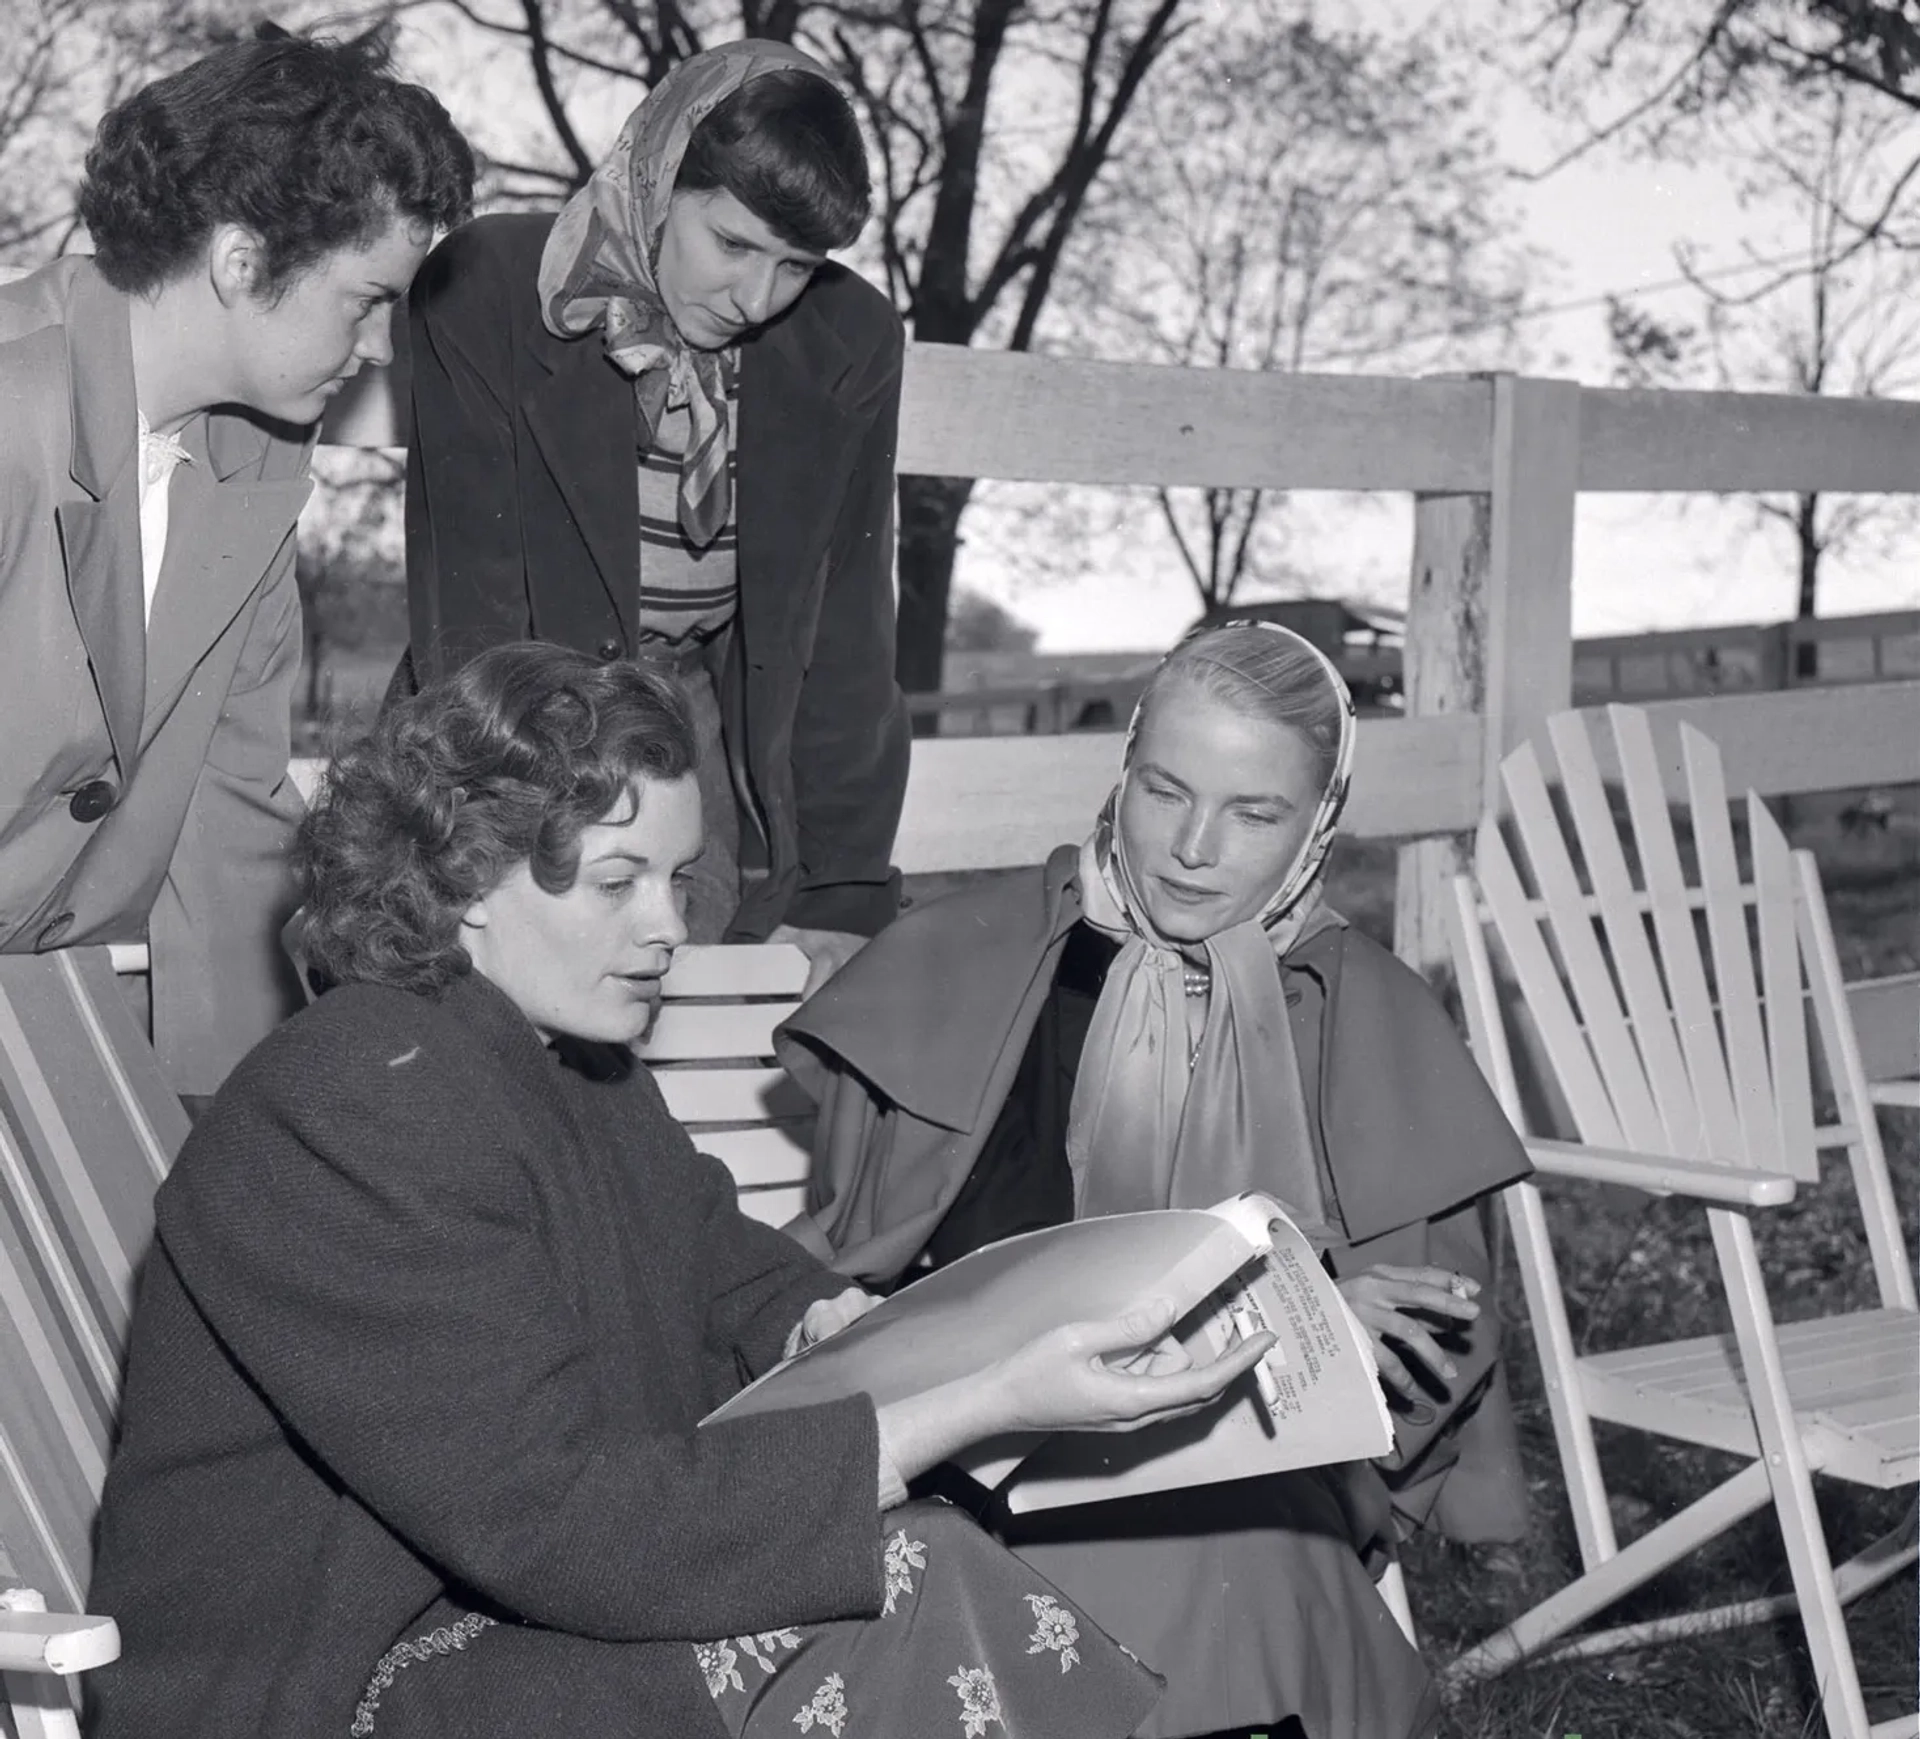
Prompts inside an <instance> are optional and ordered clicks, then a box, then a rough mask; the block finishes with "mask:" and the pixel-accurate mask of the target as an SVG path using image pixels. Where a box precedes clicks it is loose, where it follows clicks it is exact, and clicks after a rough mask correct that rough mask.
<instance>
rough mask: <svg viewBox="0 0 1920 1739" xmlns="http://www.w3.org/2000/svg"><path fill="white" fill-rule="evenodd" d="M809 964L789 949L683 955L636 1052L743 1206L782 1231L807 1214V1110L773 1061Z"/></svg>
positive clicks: (763, 946)
mask: <svg viewBox="0 0 1920 1739" xmlns="http://www.w3.org/2000/svg"><path fill="white" fill-rule="evenodd" d="M806 981H807V960H806V956H805V955H803V954H802V953H801V952H800V950H799V949H798V948H795V947H792V946H791V945H790V944H787V943H760V944H751V945H747V944H740V943H724V944H721V945H718V946H713V947H690V948H683V949H681V951H680V952H679V954H678V955H677V956H676V957H675V959H674V963H673V970H672V971H671V972H670V973H669V974H668V975H667V978H666V981H665V983H664V985H663V986H662V992H663V1000H662V1003H661V1006H660V1012H659V1015H658V1016H657V1018H656V1019H655V1021H654V1024H653V1030H652V1032H651V1033H649V1034H648V1035H647V1039H646V1042H645V1043H644V1044H643V1045H642V1046H641V1047H640V1054H641V1056H642V1057H644V1058H645V1059H646V1061H647V1063H648V1065H649V1066H650V1067H651V1068H652V1069H653V1072H654V1078H655V1079H656V1080H657V1081H658V1082H659V1083H660V1091H661V1094H662V1096H663V1097H664V1098H665V1100H666V1102H667V1109H668V1110H670V1111H671V1112H672V1113H673V1114H674V1116H675V1117H677V1118H678V1119H679V1120H680V1121H681V1122H682V1123H684V1124H685V1125H686V1126H687V1128H688V1130H689V1131H690V1132H691V1134H692V1136H693V1139H694V1144H695V1146H697V1147H698V1148H699V1149H700V1150H701V1151H702V1152H703V1153H709V1154H712V1155H713V1157H714V1158H715V1159H718V1160H720V1161H722V1162H723V1163H724V1164H725V1165H726V1166H727V1167H728V1169H729V1170H731V1171H732V1173H733V1175H734V1179H735V1181H736V1182H737V1183H738V1184H739V1186H740V1206H741V1208H742V1209H743V1210H744V1211H745V1212H746V1213H748V1214H751V1215H752V1216H753V1217H754V1218H755V1219H758V1220H763V1221H765V1222H766V1223H767V1224H769V1225H775V1226H777V1225H781V1224H783V1223H784V1222H786V1221H787V1220H790V1219H792V1218H793V1217H794V1215H795V1214H797V1213H799V1212H800V1211H801V1210H802V1209H803V1208H804V1207H805V1206H806V1186H807V1172H808V1168H809V1167H810V1165H811V1164H812V1150H813V1104H812V1101H811V1100H809V1099H808V1098H807V1097H806V1095H805V1094H804V1093H802V1092H801V1091H800V1090H799V1088H798V1087H796V1086H795V1085H794V1083H793V1082H792V1080H791V1079H789V1078H788V1076H787V1075H786V1073H785V1071H783V1070H782V1069H780V1068H779V1067H778V1066H777V1065H776V1064H775V1062H774V1058H773V1029H774V1028H775V1027H777V1026H778V1025H779V1024H780V1022H781V1021H783V1020H785V1019H786V1018H787V1016H788V1015H789V1014H791V1013H792V1012H793V1011H794V1009H795V1008H797V1007H798V1006H799V1002H800V993H801V991H802V989H803V988H804V986H805V984H806Z"/></svg>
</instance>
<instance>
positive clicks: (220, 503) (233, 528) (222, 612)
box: [146, 413, 313, 733]
mask: <svg viewBox="0 0 1920 1739" xmlns="http://www.w3.org/2000/svg"><path fill="white" fill-rule="evenodd" d="M249 437H251V439H249ZM183 438H184V440H185V441H186V446H187V451H188V452H189V453H190V454H191V455H192V463H191V464H187V465H181V466H179V467H178V468H177V469H176V470H175V471H174V473H173V484H172V495H171V498H170V501H169V504H168V512H167V552H166V557H165V559H164V561H163V562H162V563H161V567H160V586H159V590H158V591H157V592H156V593H155V594H154V600H153V616H152V619H151V621H150V622H149V624H148V627H147V683H146V728H147V730H148V732H149V733H151V732H152V731H153V730H154V729H155V728H157V726H158V723H159V721H160V720H161V719H163V718H165V717H166V715H167V713H168V711H169V710H170V709H171V708H172V706H173V703H174V702H175V701H176V700H177V699H178V698H179V695H180V691H181V690H182V689H183V688H185V686H186V684H187V681H188V679H189V677H191V676H192V674H193V671H194V669H195V667H196V666H198V664H199V663H200V660H201V659H202V658H204V657H205V656H206V653H207V649H208V648H209V647H211V646H212V645H213V643H214V642H215V641H216V640H218V639H219V638H220V636H221V635H222V634H224V633H225V632H226V630H227V627H228V625H229V624H230V623H231V622H232V621H233V619H234V617H235V616H237V615H238V614H239V613H240V611H241V610H242V608H244V607H245V605H246V602H247V600H248V599H249V598H250V597H252V595H253V593H254V591H255V589H256V588H257V587H258V586H259V584H260V581H261V579H262V577H263V576H264V575H265V574H266V572H267V570H268V569H269V568H271V567H272V565H273V562H274V558H275V556H276V555H277V554H278V553H279V551H280V548H281V546H282V545H283V544H284V543H285V542H286V540H287V539H288V538H289V537H291V536H292V535H293V529H294V525H295V522H296V521H297V520H298V519H299V517H300V510H301V508H302V507H304V506H305V505H306V501H307V497H308V495H309V494H311V492H312V489H313V484H312V482H311V480H310V479H308V478H306V477H304V476H303V477H294V478H284V479H276V480H269V481H263V480H261V479H260V478H259V477H258V476H257V475H254V474H253V473H256V472H257V471H258V469H259V462H260V459H261V456H262V455H263V454H264V452H265V451H266V448H267V444H268V437H267V436H266V434H265V433H264V431H261V430H258V429H254V428H252V427H250V426H249V425H248V424H247V423H246V421H245V419H243V418H239V417H233V416H224V415H220V414H218V413H215V414H213V415H209V416H204V417H198V418H196V419H195V420H194V421H193V422H192V423H191V424H189V425H188V428H187V431H186V433H185V435H184V437H183Z"/></svg>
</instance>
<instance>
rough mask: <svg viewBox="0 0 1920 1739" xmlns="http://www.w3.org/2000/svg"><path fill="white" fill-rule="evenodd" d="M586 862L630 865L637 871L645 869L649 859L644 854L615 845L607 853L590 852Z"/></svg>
mask: <svg viewBox="0 0 1920 1739" xmlns="http://www.w3.org/2000/svg"><path fill="white" fill-rule="evenodd" d="M586 861H587V862H588V863H595V864H598V863H630V864H632V865H633V866H634V867H635V868H636V869H645V868H646V867H647V862H648V859H647V856H646V854H645V853H644V852H638V851H628V850H627V849H626V847H625V846H620V845H615V846H610V847H608V849H607V850H605V851H601V852H589V853H588V854H587V860H586Z"/></svg>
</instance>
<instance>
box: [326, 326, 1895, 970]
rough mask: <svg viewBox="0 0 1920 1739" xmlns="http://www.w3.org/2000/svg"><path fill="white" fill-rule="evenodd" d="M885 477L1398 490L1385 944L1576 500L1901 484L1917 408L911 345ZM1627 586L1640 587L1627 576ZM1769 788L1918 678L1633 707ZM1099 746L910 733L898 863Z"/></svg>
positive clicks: (1556, 584) (1543, 679)
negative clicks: (1401, 591)
mask: <svg viewBox="0 0 1920 1739" xmlns="http://www.w3.org/2000/svg"><path fill="white" fill-rule="evenodd" d="M403 369H404V362H402V363H401V364H400V365H399V367H397V368H396V369H394V370H389V371H385V372H384V373H383V374H379V375H372V376H368V377H366V378H365V379H364V380H363V381H362V382H359V383H356V388H357V390H355V391H354V392H352V393H351V394H348V395H343V396H342V398H341V399H340V400H339V401H337V402H336V404H335V406H334V408H333V412H332V414H331V416H330V417H329V419H328V423H327V427H326V431H325V435H326V439H327V440H329V441H331V442H334V443H337V444H340V445H347V446H363V447H364V446H397V445H403V444H404V442H405V439H406V430H405V426H404V421H403V416H402V413H401V410H400V408H399V407H401V406H403V404H404V398H405V394H404V388H403V386H402V371H403ZM899 465H900V469H901V471H902V472H903V473H912V474H924V475H938V476H958V477H980V478H996V479H1010V480H1024V481H1033V482H1058V483H1094V484H1172V485H1216V486H1229V485H1231V486H1243V487H1260V488H1267V489H1282V490H1284V489H1341V490H1381V491H1395V492H1402V493H1411V494H1412V495H1414V496H1415V498H1416V504H1417V505H1416V512H1415V533H1414V550H1413V573H1412V585H1411V595H1410V611H1409V617H1408V625H1407V649H1406V664H1407V684H1408V706H1409V716H1408V717H1406V718H1404V719H1369V720H1367V721H1365V722H1364V723H1363V725H1362V727H1361V734H1360V742H1359V756H1358V766H1357V772H1356V777H1355V781H1354V794H1353V800H1352V806H1351V808H1350V810H1349V818H1350V819H1349V823H1348V825H1349V829H1350V831H1351V832H1353V833H1354V834H1356V835H1360V836H1364V837H1375V838H1393V839H1400V840H1408V841H1422V842H1425V843H1423V844H1422V845H1421V846H1420V847H1419V849H1418V850H1415V851H1410V852H1409V853H1408V854H1406V855H1405V856H1404V857H1403V864H1402V873H1401V884H1402V885H1401V890H1400V900H1399V908H1398V913H1397V923H1398V930H1399V937H1398V941H1399V946H1400V947H1401V951H1402V952H1403V953H1404V954H1406V955H1407V956H1408V957H1409V958H1411V959H1414V960H1417V961H1421V962H1426V961H1430V960H1434V959H1438V958H1439V957H1440V956H1441V954H1442V953H1443V951H1444V950H1443V946H1442V944H1441V940H1440V937H1441V930H1440V926H1439V921H1438V911H1439V905H1438V889H1439V887H1440V885H1441V882H1440V878H1441V877H1442V876H1443V875H1444V874H1445V873H1447V872H1448V871H1449V870H1450V868H1451V865H1452V863H1453V861H1454V853H1455V850H1456V845H1455V842H1456V841H1457V840H1458V837H1459V836H1460V835H1462V834H1464V833H1465V832H1467V830H1469V829H1470V828H1471V827H1472V825H1473V823H1474V821H1475V819H1476V818H1477V817H1478V815H1479V813H1480V809H1481V805H1482V802H1483V800H1484V796H1485V794H1486V793H1487V792H1488V791H1489V790H1491V789H1492V788H1493V787H1492V785H1491V782H1490V775H1491V770H1492V769H1493V768H1494V767H1495V766H1496V765H1497V763H1498V761H1499V758H1500V757H1501V755H1503V754H1504V753H1505V752H1506V750H1507V749H1508V748H1510V747H1511V746H1512V745H1513V744H1514V743H1515V742H1516V741H1518V740H1519V739H1520V738H1521V737H1522V736H1523V735H1526V734H1527V733H1529V732H1530V731H1531V730H1532V729H1533V727H1534V726H1535V725H1537V724H1538V723H1539V721H1540V720H1541V719H1542V718H1543V717H1545V716H1546V715H1547V714H1548V713H1551V712H1554V711H1557V710H1560V709H1561V708H1563V707H1565V706H1566V705H1567V704H1568V703H1569V699H1570V696H1571V692H1572V690H1571V667H1572V642H1571V615H1572V605H1571V585H1572V573H1573V519H1574V512H1573V510H1574V501H1575V498H1576V496H1577V495H1578V494H1579V493H1580V492H1582V491H1587V492H1606V491H1629V490H1630V491H1647V492H1661V493H1678V492H1688V491H1718V492H1733V491H1742V492H1744V491H1751V490H1805V489H1819V490H1824V491H1841V492H1890V493H1902V492H1920V403H1903V402H1895V401H1884V400H1874V401H1866V400H1849V399H1823V398H1794V397H1786V396H1771V395H1750V394H1728V393H1681V392H1655V391H1644V392H1641V391H1632V392H1629V391H1612V390H1604V389H1596V388H1587V387H1581V386H1578V385H1576V384H1574V383H1572V382H1568V381H1555V380H1537V379H1531V378H1525V377H1516V376H1511V375H1494V376H1486V377H1475V378H1471V379H1468V378H1449V379H1428V380H1401V379H1395V378H1385V377H1371V376H1314V375H1284V374H1253V373H1238V372H1232V371H1222V370H1195V369H1179V368H1165V367H1153V366H1147V365H1140V364H1123V363H1102V362H1082V361H1069V360H1063V359H1059V358H1050V357H1041V356H1027V355H1010V354H1006V353H1003V352H994V351H978V350H967V349H960V348H956V347H953V346H946V345H931V344H920V345H914V346H912V347H910V349H909V352H908V357H907V373H906V384H905V398H904V402H903V405H902V411H901V439H900V457H899ZM1648 578H1649V584H1650V585H1657V584H1658V583H1659V576H1658V575H1649V576H1648ZM1649 710H1650V711H1651V712H1652V713H1653V714H1654V717H1655V721H1656V731H1657V732H1658V733H1660V734H1661V736H1662V739H1663V740H1671V738H1672V733H1673V730H1674V727H1675V725H1676V724H1677V722H1678V721H1679V720H1681V719H1686V720H1690V721H1692V722H1694V723H1696V724H1698V725H1700V726H1701V727H1702V728H1704V729H1706V730H1707V731H1709V732H1710V733H1711V734H1712V735H1713V736H1714V737H1715V738H1716V739H1717V740H1718V741H1719V742H1720V744H1721V746H1722V749H1723V751H1724V753H1725V756H1726V761H1727V773H1728V777H1729V779H1730V780H1733V781H1735V782H1736V784H1737V785H1752V786H1754V787H1756V788H1757V789H1758V790H1760V791H1762V792H1763V793H1767V794H1778V793H1786V792H1799V791H1820V790H1838V789H1847V788H1851V787H1857V786H1863V785H1875V784H1892V783H1903V782H1907V781H1911V780H1916V779H1920V682H1913V681H1896V682H1879V683H1861V684H1853V685H1849V686H1847V687H1845V688H1837V689H1798V690H1789V691H1786V692H1784V693H1777V694H1776V693H1768V694H1742V695H1729V696H1718V697H1713V698H1705V699H1692V700H1682V701H1667V702H1657V703H1655V704H1653V705H1652V706H1651V708H1650V709H1649ZM1117 749H1118V743H1117V741H1116V740H1115V739H1114V738H1112V737H1101V736H1085V737H1071V736H1069V737H1059V736H1051V737H1034V738H1024V737H1001V738H973V739H966V738H932V739H923V740H921V741H919V742H916V743H915V745H914V763H913V774H912V779H911V782H910V785H909V788H908V795H907V809H906V816H905V819H904V821H903V823H902V827H901V832H900V841H899V849H898V853H897V856H898V861H899V862H900V864H901V865H902V867H903V868H905V869H907V870H909V871H918V870H948V869H963V868H983V867H991V866H996V865H1007V864H1017V863H1031V862H1034V861H1037V860H1038V859H1040V858H1042V857H1044V855H1045V854H1046V853H1047V851H1048V850H1050V849H1051V848H1052V847H1053V846H1054V845H1056V844H1058V843H1059V842H1060V841H1061V840H1063V839H1067V838H1071V837H1073V836H1075V835H1077V834H1078V833H1079V832H1080V831H1081V829H1083V828H1084V827H1085V826H1086V824H1087V820H1088V817H1089V816H1090V815H1092V813H1093V812H1094V809H1095V807H1096V806H1097V804H1098V802H1099V800H1100V798H1101V797H1102V795H1103V794H1104V793H1105V791H1106V789H1107V787H1108V785H1109V784H1110V783H1111V780H1112V777H1113V774H1114V770H1115V768H1114V760H1115V755H1116V752H1117Z"/></svg>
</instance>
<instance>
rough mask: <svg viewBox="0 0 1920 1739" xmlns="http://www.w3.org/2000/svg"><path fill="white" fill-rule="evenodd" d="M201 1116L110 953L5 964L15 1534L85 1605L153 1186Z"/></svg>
mask: <svg viewBox="0 0 1920 1739" xmlns="http://www.w3.org/2000/svg"><path fill="white" fill-rule="evenodd" d="M186 1129H187V1124H186V1117H185V1114H184V1113H183V1112H182V1110H181V1108H180V1101H179V1099H178V1098H177V1097H176V1096H175V1095H174V1093H173V1090H172V1088H171V1087H170V1086H169V1085H168V1083H167V1081H166V1078H165V1077H164V1076H163V1075H162V1073H161V1071H160V1067H159V1064H158V1062H157V1061H156V1059H155V1058H154V1055H153V1052H152V1050H151V1049H150V1047H149V1046H148V1044H147V1041H146V1038H145V1035H144V1034H143V1033H142V1032H141V1031H140V1028H139V1026H138V1024H137V1023H136V1021H135V1020H134V1018H133V1015H132V1011H131V1009H130V1008H129V1007H128V1005H127V1003H126V1001H125V999H124V996H123V993H122V991H121V988H120V986H119V985H118V984H117V983H116V982H115V979H114V975H113V970H112V967H111V965H110V963H109V961H108V958H107V953H106V950H104V949H82V950H69V951H66V952H61V953H54V954H47V955H38V956H24V957H5V958H0V1398H3V1399H4V1405H0V1542H4V1546H5V1550H6V1553H7V1555H8V1557H9V1558H11V1560H12V1561H13V1570H14V1574H16V1575H17V1576H19V1577H20V1578H21V1580H22V1581H23V1582H25V1583H26V1584H27V1585H28V1586H31V1587H37V1588H39V1589H40V1590H41V1592H43V1593H44V1594H45V1595H46V1596H47V1598H48V1600H49V1602H50V1603H51V1604H52V1605H54V1607H55V1608H56V1609H61V1608H65V1609H69V1610H72V1611H76V1612H77V1611H80V1610H82V1609H83V1608H82V1599H83V1596H84V1593H85V1590H86V1586H87V1581H88V1578H89V1575H90V1573H91V1562H92V1551H91V1538H92V1525H93V1517H94V1513H95V1511H96V1510H97V1508H98V1506H99V1501H100V1488H101V1483H102V1481H103V1480H104V1478H105V1476H106V1464H107V1456H108V1453H109V1450H110V1447H111V1444H112V1439H113V1424H114V1417H115V1412H116V1409H117V1406H118V1402H119V1393H120V1377H121V1370H122V1366H123V1364H124V1361H125V1357H126V1345H127V1333H128V1327H129V1323H130V1320H131V1315H132V1302H133V1287H134V1279H135V1276H136V1274H137V1272H138V1270H139V1266H140V1263H141V1261H142V1260H143V1259H144V1257H145V1255H146V1251H147V1247H148V1245H149V1243H150V1242H151V1240H152V1236H153V1192H154V1190H155V1188H156V1187H157V1186H158V1184H159V1182H160V1180H161V1179H162V1178H163V1177H165V1175H166V1172H167V1168H168V1167H169V1166H170V1165H171V1164H172V1162H173V1156H174V1154H175V1153H177V1152H178V1150H179V1146H180V1143H181V1141H182V1140H184V1139H185V1136H186Z"/></svg>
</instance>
